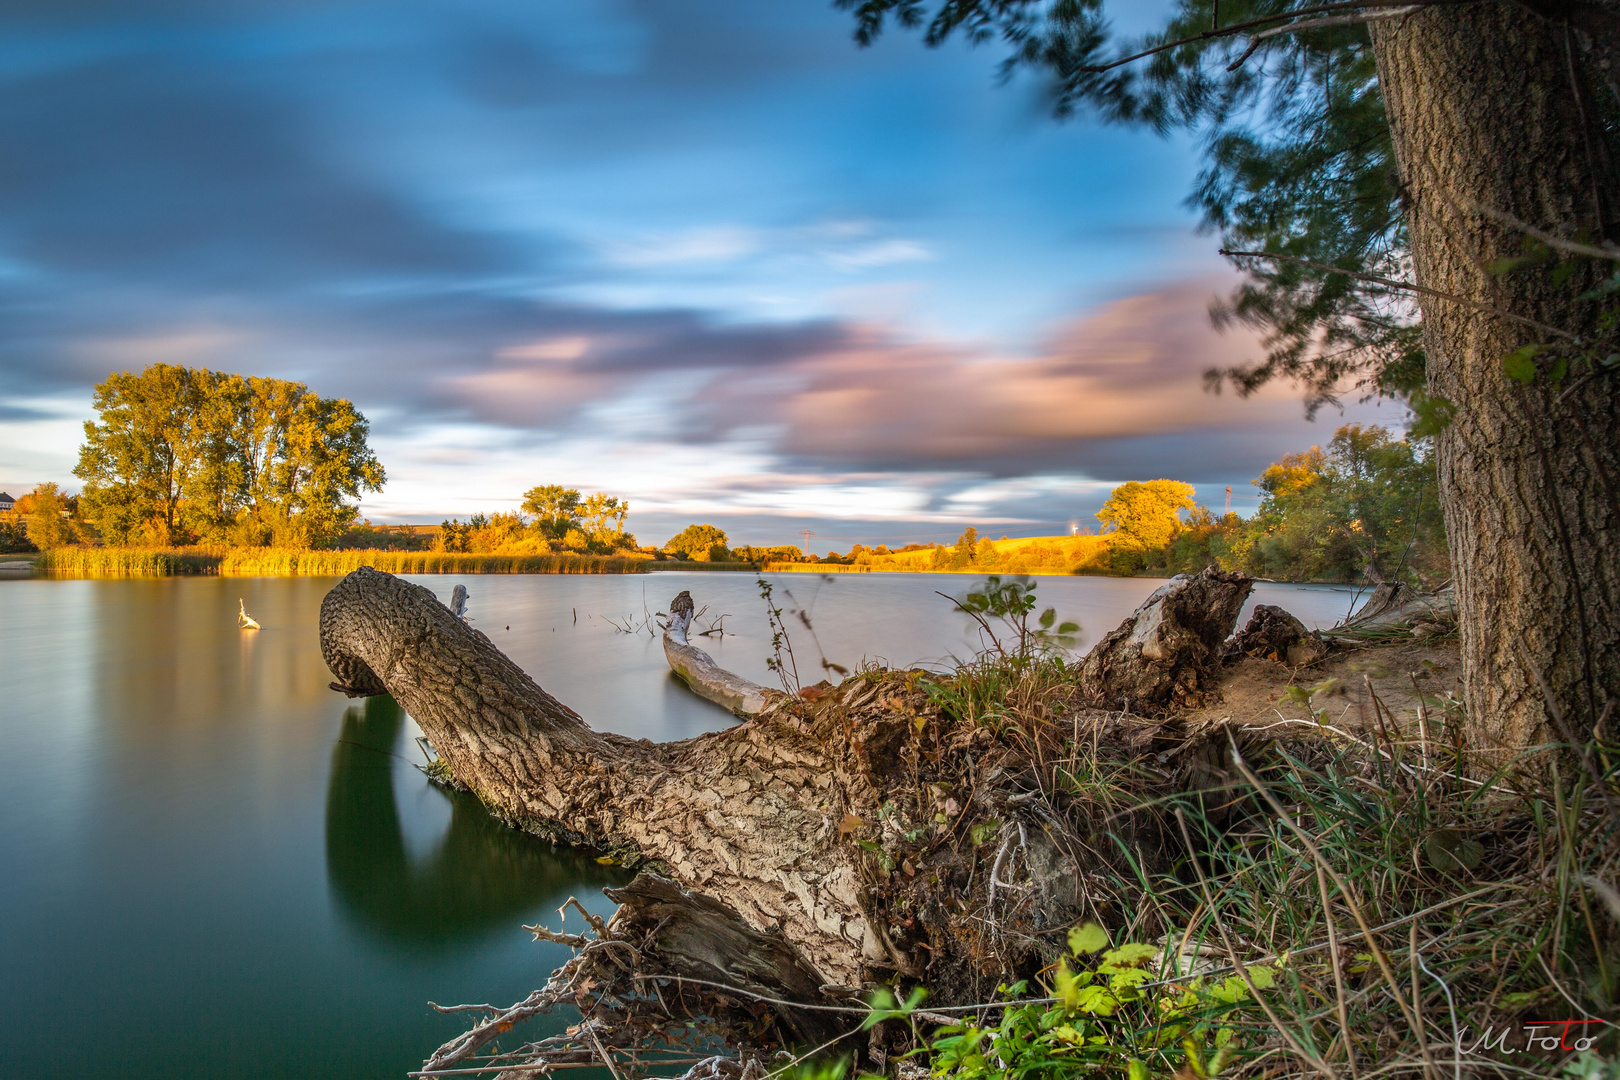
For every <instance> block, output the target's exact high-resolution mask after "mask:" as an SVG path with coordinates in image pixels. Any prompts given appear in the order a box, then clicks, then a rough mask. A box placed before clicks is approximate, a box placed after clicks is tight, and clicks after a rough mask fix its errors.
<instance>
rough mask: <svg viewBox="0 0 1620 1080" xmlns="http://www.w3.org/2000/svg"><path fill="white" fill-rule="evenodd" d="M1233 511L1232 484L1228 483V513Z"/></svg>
mask: <svg viewBox="0 0 1620 1080" xmlns="http://www.w3.org/2000/svg"><path fill="white" fill-rule="evenodd" d="M1231 512H1232V485H1231V484H1227V485H1226V513H1227V514H1230V513H1231ZM1222 516H1223V517H1224V516H1225V515H1224V514H1223V515H1222Z"/></svg>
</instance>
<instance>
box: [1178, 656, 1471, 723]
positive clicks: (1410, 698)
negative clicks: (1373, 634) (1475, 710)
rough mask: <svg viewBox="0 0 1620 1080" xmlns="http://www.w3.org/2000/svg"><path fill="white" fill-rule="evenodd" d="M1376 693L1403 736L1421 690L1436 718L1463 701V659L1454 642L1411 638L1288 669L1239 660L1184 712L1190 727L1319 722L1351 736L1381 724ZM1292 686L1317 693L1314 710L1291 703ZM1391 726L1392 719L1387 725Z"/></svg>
mask: <svg viewBox="0 0 1620 1080" xmlns="http://www.w3.org/2000/svg"><path fill="white" fill-rule="evenodd" d="M1369 684H1370V685H1371V688H1372V692H1373V694H1374V695H1376V697H1377V698H1378V700H1379V702H1381V703H1382V704H1383V706H1384V707H1385V709H1387V710H1388V711H1389V713H1390V714H1391V715H1392V716H1393V717H1394V719H1395V720H1396V721H1397V722H1398V723H1399V724H1400V726H1401V727H1402V729H1403V730H1410V729H1415V727H1416V725H1417V719H1418V706H1419V698H1418V693H1419V691H1421V692H1422V694H1423V702H1422V703H1423V705H1424V706H1425V707H1426V708H1427V710H1428V715H1429V716H1431V717H1434V716H1436V715H1437V714H1442V713H1444V712H1445V711H1446V710H1447V703H1448V702H1449V701H1455V700H1458V699H1460V697H1461V693H1462V659H1461V656H1460V653H1459V649H1458V643H1457V638H1456V636H1455V635H1449V636H1447V637H1444V638H1430V639H1428V640H1427V641H1417V640H1411V639H1408V640H1406V641H1398V642H1395V643H1391V644H1376V645H1372V644H1368V645H1350V646H1335V648H1334V649H1333V651H1332V652H1331V653H1329V654H1328V656H1327V657H1325V658H1324V659H1323V660H1321V661H1319V662H1318V663H1315V664H1311V665H1308V666H1305V667H1299V668H1291V667H1289V666H1288V665H1287V664H1283V663H1280V662H1278V661H1276V660H1263V659H1259V658H1256V657H1242V658H1240V659H1238V660H1236V661H1233V662H1229V663H1227V664H1226V665H1225V666H1224V667H1223V668H1222V670H1221V675H1220V681H1219V683H1218V684H1217V696H1216V697H1214V698H1213V699H1211V700H1210V701H1208V702H1206V703H1205V704H1204V705H1203V706H1201V707H1199V708H1195V709H1191V710H1188V711H1186V712H1184V713H1181V714H1180V715H1181V717H1182V718H1183V719H1185V720H1186V721H1187V723H1188V724H1189V725H1196V724H1197V723H1198V722H1200V721H1206V722H1207V721H1216V720H1224V719H1227V718H1230V719H1232V720H1234V721H1236V722H1238V723H1240V724H1245V725H1248V726H1250V727H1265V726H1267V725H1268V724H1276V723H1279V722H1281V721H1285V720H1301V721H1306V722H1311V723H1314V722H1315V720H1316V718H1315V717H1313V716H1312V710H1325V713H1323V714H1322V715H1321V717H1320V719H1321V720H1323V721H1325V722H1327V723H1329V724H1332V725H1334V726H1335V727H1339V728H1343V729H1345V730H1348V731H1361V730H1365V729H1367V728H1369V727H1375V726H1376V724H1377V721H1376V718H1375V713H1374V710H1373V708H1372V707H1371V702H1370V700H1369V698H1368V694H1367V689H1368V686H1369ZM1290 686H1297V687H1300V688H1301V689H1303V690H1305V691H1306V692H1314V696H1313V697H1312V699H1311V701H1310V703H1309V705H1307V704H1306V703H1305V702H1302V701H1299V700H1297V699H1296V698H1294V697H1291V696H1290V695H1289V692H1288V688H1289V687H1290ZM1385 723H1386V724H1387V723H1388V720H1387V719H1386V720H1385Z"/></svg>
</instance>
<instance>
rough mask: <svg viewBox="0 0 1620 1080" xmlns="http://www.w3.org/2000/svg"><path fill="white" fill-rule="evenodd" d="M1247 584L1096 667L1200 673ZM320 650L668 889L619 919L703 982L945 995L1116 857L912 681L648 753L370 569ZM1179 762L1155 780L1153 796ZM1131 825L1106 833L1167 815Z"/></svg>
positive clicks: (775, 992)
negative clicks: (870, 987) (922, 981)
mask: <svg viewBox="0 0 1620 1080" xmlns="http://www.w3.org/2000/svg"><path fill="white" fill-rule="evenodd" d="M1248 590H1249V580H1248V579H1247V578H1244V577H1242V576H1241V575H1225V574H1220V573H1219V572H1215V571H1206V572H1205V573H1204V574H1202V575H1199V576H1198V577H1197V578H1190V579H1180V580H1178V581H1176V582H1173V583H1172V584H1171V585H1169V586H1167V587H1166V588H1164V589H1161V590H1159V592H1158V593H1156V594H1155V596H1154V598H1153V599H1152V600H1150V602H1149V603H1148V604H1146V605H1144V606H1143V608H1142V609H1139V610H1138V612H1137V613H1136V614H1135V615H1133V616H1132V617H1131V618H1130V619H1129V620H1127V621H1126V623H1125V625H1124V626H1122V627H1121V628H1120V629H1119V630H1117V631H1115V632H1114V634H1111V635H1110V636H1109V639H1107V640H1108V641H1114V642H1116V643H1118V648H1116V649H1114V650H1113V651H1112V652H1111V653H1110V656H1111V660H1110V662H1109V663H1108V664H1107V665H1106V674H1107V676H1108V677H1109V678H1114V679H1119V678H1128V679H1129V681H1130V685H1132V686H1133V687H1137V688H1139V692H1140V693H1141V694H1142V695H1143V697H1144V700H1155V701H1157V700H1163V701H1170V700H1174V698H1175V696H1176V695H1177V694H1180V693H1184V692H1187V690H1188V688H1189V687H1196V686H1201V685H1202V683H1201V681H1200V680H1201V678H1202V675H1200V674H1199V673H1200V672H1204V671H1205V670H1206V668H1207V667H1209V666H1210V665H1212V664H1213V662H1214V659H1215V651H1216V649H1217V647H1218V646H1219V643H1220V641H1221V639H1223V638H1224V637H1225V636H1226V635H1227V634H1228V633H1229V632H1230V630H1231V628H1232V624H1233V622H1234V620H1235V618H1236V616H1237V612H1238V609H1239V608H1240V607H1241V606H1242V603H1243V597H1244V596H1246V595H1247V593H1248ZM1154 627H1157V628H1158V629H1154ZM1106 643H1107V642H1106V641H1105V644H1106ZM1100 647H1101V646H1099V648H1100ZM321 651H322V655H323V656H324V657H325V659H326V662H327V664H328V666H329V667H330V668H331V669H332V672H333V674H334V675H336V676H337V678H338V681H337V682H335V683H333V684H332V685H333V687H334V688H335V689H338V690H341V691H343V692H345V693H348V694H350V695H353V696H368V695H376V694H384V693H387V694H392V695H393V696H394V698H395V699H396V701H397V702H398V703H399V704H400V705H401V706H403V707H404V708H405V709H406V710H407V711H408V712H409V713H410V715H411V716H412V717H414V718H415V719H416V721H417V723H418V724H419V725H420V726H421V728H422V730H423V732H424V733H425V734H426V735H427V737H428V739H429V741H430V742H431V744H432V746H433V748H434V749H435V750H436V751H437V753H438V755H439V757H440V760H441V762H442V765H441V764H439V763H435V767H434V770H433V771H434V772H435V773H436V774H438V775H441V776H444V775H446V774H447V775H448V778H449V779H450V780H451V781H452V782H453V783H454V784H456V785H457V786H459V787H461V788H463V789H465V790H469V791H471V792H473V793H474V794H476V795H477V796H478V797H479V798H480V799H481V800H482V801H483V803H484V804H485V805H486V806H487V807H488V808H489V809H490V810H491V811H492V812H493V813H494V814H495V815H496V816H497V817H499V818H501V819H503V820H505V821H506V822H508V823H509V824H512V825H514V826H516V827H518V828H522V829H525V830H527V831H529V832H532V833H536V834H539V835H542V836H547V837H551V838H553V839H555V840H558V841H562V842H566V843H571V844H579V845H584V846H588V847H592V848H596V849H601V850H606V851H610V852H615V853H617V854H619V855H620V856H622V859H621V861H623V862H624V863H625V864H627V865H631V866H634V865H638V864H645V865H646V866H647V867H648V869H650V870H652V871H655V872H657V873H659V874H661V875H663V876H665V877H667V878H672V879H674V881H676V882H678V883H679V884H680V885H681V886H682V887H683V888H682V889H676V890H673V891H671V889H663V888H662V887H660V886H656V885H654V884H652V883H643V886H642V887H639V888H638V889H631V890H629V891H627V892H626V893H625V894H624V895H625V897H626V898H627V899H626V903H627V904H629V903H632V902H633V903H643V904H656V905H662V907H660V908H659V910H658V912H656V913H654V912H652V911H646V912H634V911H633V912H629V913H626V912H624V911H622V910H621V913H620V914H619V915H618V916H615V921H616V922H618V923H621V924H623V925H626V926H634V925H641V924H645V925H646V926H647V927H649V928H650V929H651V928H656V927H660V926H662V927H664V929H663V930H657V931H656V932H654V933H650V934H649V935H648V940H653V939H657V938H662V939H663V940H662V941H661V943H660V949H661V956H662V961H661V962H662V963H664V965H665V966H666V968H667V969H669V970H673V971H676V972H684V973H685V974H686V975H687V976H688V977H693V975H692V973H693V972H694V971H697V972H710V971H718V972H720V973H721V974H722V975H723V976H724V977H723V978H718V979H715V980H714V981H718V982H725V983H728V984H730V985H734V986H742V987H744V988H745V989H751V990H753V991H754V992H756V993H761V994H765V995H766V996H771V997H778V998H782V999H785V1000H789V1001H805V1000H806V995H807V994H810V993H812V992H819V991H820V990H822V989H825V988H828V987H829V986H837V987H844V988H852V989H853V988H859V987H861V986H863V985H865V984H866V983H867V982H868V981H870V978H871V973H873V972H874V971H882V972H895V971H898V972H900V973H902V974H904V975H907V976H910V977H913V978H924V977H926V978H928V979H929V980H930V981H931V982H933V983H934V984H935V986H936V988H939V987H940V986H941V984H943V986H944V988H945V989H946V996H947V998H948V990H949V987H950V986H951V984H952V983H956V984H959V987H960V988H961V989H960V992H964V993H968V992H972V990H973V988H974V987H975V985H976V983H982V982H983V981H984V978H985V977H986V976H988V978H989V985H990V986H993V985H995V982H996V981H998V980H1000V979H1001V978H1004V977H1006V976H1007V975H1009V974H1011V973H1012V972H1015V971H1019V970H1023V968H1025V967H1027V968H1028V969H1029V970H1030V971H1033V970H1035V969H1038V968H1039V967H1041V966H1043V965H1044V964H1047V963H1050V962H1051V961H1052V960H1053V959H1055V956H1056V954H1055V953H1053V954H1052V955H1046V953H1045V952H1043V951H1042V950H1047V951H1050V949H1051V948H1055V947H1057V946H1058V945H1060V944H1061V940H1062V935H1061V934H1060V933H1058V931H1060V930H1061V929H1063V928H1064V927H1066V926H1068V925H1071V924H1072V923H1073V922H1074V921H1075V920H1077V919H1078V918H1080V917H1081V916H1082V915H1085V914H1086V913H1087V912H1088V911H1090V910H1091V907H1092V906H1093V905H1095V903H1096V902H1097V901H1096V900H1095V899H1094V898H1091V897H1089V896H1088V893H1087V891H1086V885H1085V882H1086V881H1087V880H1089V879H1090V874H1091V872H1092V871H1094V870H1096V869H1097V866H1098V860H1106V859H1107V858H1108V856H1107V855H1106V854H1104V855H1099V854H1098V850H1099V847H1100V849H1101V850H1103V851H1105V852H1111V851H1112V850H1113V848H1112V846H1111V845H1108V844H1103V845H1100V846H1099V845H1096V844H1088V839H1089V837H1090V831H1091V830H1092V829H1093V828H1094V827H1096V826H1095V823H1094V822H1093V821H1092V820H1091V817H1089V816H1088V815H1090V814H1091V813H1092V812H1093V811H1094V810H1095V809H1096V807H1094V806H1092V805H1090V804H1088V803H1085V802H1084V801H1083V800H1081V801H1075V800H1069V799H1067V797H1065V796H1059V795H1056V794H1054V790H1055V789H1056V788H1057V787H1058V786H1059V785H1058V783H1057V781H1056V779H1055V773H1054V772H1053V769H1054V768H1055V766H1054V765H1053V764H1052V763H1051V762H1044V763H1043V761H1044V759H1042V758H1041V757H1040V754H1041V753H1045V752H1046V751H1042V750H1039V748H1038V747H1037V748H1036V749H1034V750H1032V749H1031V748H1030V747H1029V745H1027V739H1025V738H1024V736H1023V734H1022V733H1021V731H1022V729H1019V728H1017V726H1016V725H1011V726H1010V727H1009V730H1010V731H1018V732H1020V733H1021V734H1020V735H1019V736H1018V737H1017V739H1016V740H1015V741H1014V742H1008V741H1004V740H1002V738H1001V736H1000V735H998V734H997V733H996V732H995V731H993V730H992V729H991V728H990V727H987V726H985V725H982V724H975V723H972V722H970V721H964V720H960V719H958V718H955V717H954V716H952V715H951V714H949V713H947V712H945V711H942V710H941V708H940V707H939V706H938V704H937V703H935V702H933V701H931V699H930V697H929V694H928V692H927V689H926V688H925V687H922V686H919V685H918V680H917V677H916V675H917V673H915V672H874V673H869V674H864V675H861V676H856V677H852V678H850V679H847V680H845V681H844V682H843V683H842V684H841V685H839V686H838V687H835V688H833V689H831V690H829V691H827V692H825V693H823V694H820V695H818V696H817V697H816V700H815V701H807V700H799V699H789V698H787V697H786V696H785V695H783V696H780V697H778V698H777V699H776V700H775V701H773V702H771V703H770V704H768V705H767V706H766V707H765V709H764V710H763V711H762V712H761V713H760V714H759V715H757V716H755V717H753V718H752V719H750V720H749V721H747V722H746V723H743V724H740V725H738V726H737V727H735V728H732V729H730V730H728V731H722V732H718V733H715V734H710V735H704V736H700V737H698V738H695V739H687V740H684V741H681V742H672V743H661V744H653V743H650V742H647V741H645V740H634V739H627V738H624V737H622V736H619V735H613V734H607V733H603V732H597V731H593V730H591V729H590V728H589V727H587V726H586V725H585V723H584V722H583V721H582V720H581V719H580V718H579V717H578V716H577V715H576V714H575V713H574V712H573V711H572V710H570V709H569V708H568V707H567V706H565V705H563V704H562V703H560V702H558V701H557V700H556V699H555V698H553V697H552V696H551V695H550V694H547V693H546V692H545V691H544V690H542V689H541V688H540V687H539V686H538V685H536V684H535V683H534V681H533V680H532V679H530V678H529V677H528V676H527V675H525V674H524V673H523V671H522V670H521V669H519V668H518V667H517V665H515V664H513V663H512V661H511V660H509V659H507V657H505V656H504V655H502V653H501V652H500V650H498V649H497V648H496V647H495V646H494V645H493V644H492V643H491V642H490V640H489V639H488V638H487V637H485V636H484V635H483V634H482V633H480V632H479V631H478V630H476V629H474V628H472V627H471V626H468V625H467V624H466V623H465V622H463V621H462V620H460V619H457V618H456V617H455V616H454V615H453V614H452V613H451V611H450V609H449V608H447V607H445V606H444V605H443V604H441V603H440V602H439V601H438V599H437V598H436V597H435V596H434V594H433V593H432V592H430V591H428V590H427V589H425V588H423V587H421V586H419V585H413V584H410V583H409V582H406V581H403V580H401V579H399V578H396V577H393V576H392V575H389V574H384V573H379V572H377V571H375V570H371V569H369V568H363V569H360V570H356V571H355V572H354V573H352V574H350V575H349V576H348V577H346V578H344V579H343V580H342V581H341V582H340V583H339V584H338V585H337V586H336V587H335V588H333V589H332V591H331V592H330V593H328V594H327V596H326V599H325V601H324V602H323V603H322V605H321ZM1183 652H1186V653H1187V656H1185V657H1184V656H1182V653H1183ZM1111 685H1112V684H1111ZM1059 726H1060V727H1061V729H1062V730H1063V731H1065V732H1067V731H1070V730H1071V728H1072V730H1074V731H1076V732H1078V731H1080V730H1081V728H1082V726H1084V727H1085V728H1086V730H1088V731H1091V732H1094V733H1095V734H1096V737H1097V738H1098V739H1106V740H1107V741H1110V742H1112V743H1114V744H1116V745H1119V746H1121V747H1122V748H1123V749H1122V752H1123V753H1125V754H1127V755H1135V754H1138V753H1145V752H1147V750H1148V744H1151V743H1154V742H1155V741H1165V740H1169V741H1170V742H1171V748H1173V749H1176V750H1177V751H1178V752H1180V751H1186V750H1187V749H1188V747H1192V748H1193V749H1194V750H1196V749H1197V745H1196V744H1197V743H1198V739H1194V740H1192V742H1187V740H1185V739H1184V738H1183V737H1182V736H1181V735H1180V734H1178V733H1177V730H1176V729H1175V726H1174V725H1166V724H1159V723H1141V722H1140V721H1137V722H1134V724H1133V723H1129V722H1127V721H1125V720H1124V719H1122V718H1120V717H1119V715H1118V714H1117V713H1085V712H1082V713H1080V714H1079V715H1076V716H1074V717H1072V718H1071V717H1065V718H1064V722H1063V723H1062V724H1061V725H1059ZM1206 734H1207V733H1206ZM1199 738H1204V736H1199ZM1208 738H1209V739H1214V738H1217V735H1208ZM1220 738H1224V736H1220ZM1206 741H1207V740H1206ZM1048 749H1050V748H1048ZM1197 756H1198V755H1197V754H1196V753H1193V754H1190V755H1189V758H1193V757H1197ZM1178 775H1180V774H1179V773H1176V774H1174V775H1172V774H1171V773H1166V774H1165V778H1166V779H1165V783H1166V785H1167V788H1166V790H1167V791H1168V790H1171V789H1174V790H1180V789H1179V788H1174V785H1175V783H1176V782H1177V781H1176V780H1175V778H1174V777H1175V776H1178ZM1188 775H1192V774H1191V773H1189V774H1188ZM1071 802H1072V803H1073V805H1072V806H1071V805H1070V804H1071ZM1148 803H1149V805H1152V803H1153V800H1151V799H1150V800H1148ZM1070 815H1073V818H1074V822H1076V823H1077V824H1065V823H1066V822H1068V821H1069V817H1070ZM1144 815H1145V816H1142V822H1143V823H1142V824H1138V822H1137V818H1138V815H1137V814H1134V813H1124V814H1111V815H1110V816H1109V817H1108V819H1107V824H1106V826H1105V827H1106V828H1107V829H1108V830H1109V831H1110V832H1111V833H1113V834H1115V835H1116V836H1133V835H1135V834H1136V833H1137V832H1138V831H1140V830H1142V829H1151V828H1157V826H1156V825H1155V824H1153V822H1154V821H1155V820H1156V819H1154V818H1153V816H1152V814H1151V812H1144ZM975 823H977V824H978V825H980V826H984V827H985V828H988V829H989V832H988V833H986V832H985V831H984V829H982V828H981V829H977V830H976V829H975V828H973V826H974V824H975ZM1066 829H1069V830H1071V831H1069V832H1065V830H1066ZM975 836H976V837H977V838H974V837H975ZM1149 846H1153V847H1154V849H1155V850H1158V847H1156V846H1154V845H1149ZM981 848H983V849H984V850H982V851H981V850H980V849H981ZM1088 848H1089V850H1088ZM1082 853H1085V854H1084V855H1082ZM992 855H993V866H992V861H991V856H992ZM1082 860H1084V861H1082ZM981 863H982V865H981ZM686 890H689V891H690V896H689V897H688V898H687V899H682V897H683V896H687V892H686ZM694 898H701V902H699V900H698V899H694ZM670 905H675V906H676V907H684V908H686V909H689V910H687V913H686V915H685V916H684V917H683V918H684V921H683V922H681V923H680V925H682V926H686V927H708V928H709V929H708V930H705V931H702V932H699V931H697V930H693V931H692V933H686V932H685V931H683V932H682V933H676V932H675V930H674V929H671V928H672V927H674V926H675V925H676V924H675V923H669V922H666V921H665V920H666V916H668V915H671V914H672V913H673V910H672V909H671V908H670ZM637 919H640V923H638V922H637ZM728 919H729V920H731V922H730V923H729V924H728V923H727V922H726V920H728ZM722 924H724V925H726V926H728V927H729V929H726V930H725V932H724V933H720V932H719V931H717V930H715V929H714V928H716V927H719V926H722ZM694 935H696V936H694ZM633 936H634V935H633ZM705 937H709V938H713V939H714V940H712V941H708V942H707V943H705V941H700V940H698V939H699V938H705ZM722 938H723V939H724V941H722V940H721V939H722ZM677 939H679V940H677ZM637 940H640V938H639V937H637ZM986 942H990V943H991V944H989V945H987V944H986ZM1054 943H1056V944H1054ZM638 948H639V946H638ZM987 965H988V966H989V967H990V968H994V970H987ZM696 977H702V978H708V977H710V976H709V975H707V974H704V975H699V976H696ZM980 988H981V989H983V987H980ZM808 1023H809V1022H808V1021H805V1020H804V1018H802V1017H801V1018H798V1019H793V1020H789V1021H787V1024H788V1026H789V1027H793V1028H803V1029H804V1032H801V1033H805V1032H808V1031H809V1030H810V1027H808V1026H806V1025H807V1024H808Z"/></svg>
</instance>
